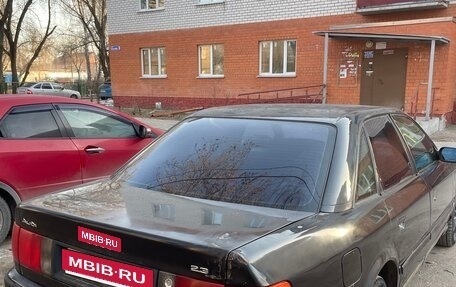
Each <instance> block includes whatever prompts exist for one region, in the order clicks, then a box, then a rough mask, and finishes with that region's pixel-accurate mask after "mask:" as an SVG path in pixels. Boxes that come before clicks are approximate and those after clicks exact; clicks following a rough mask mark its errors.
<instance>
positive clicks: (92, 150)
mask: <svg viewBox="0 0 456 287" xmlns="http://www.w3.org/2000/svg"><path fill="white" fill-rule="evenodd" d="M84 150H85V152H86V153H88V154H93V153H103V152H104V151H105V149H104V148H101V147H97V146H88V147H86V148H85V149H84Z"/></svg>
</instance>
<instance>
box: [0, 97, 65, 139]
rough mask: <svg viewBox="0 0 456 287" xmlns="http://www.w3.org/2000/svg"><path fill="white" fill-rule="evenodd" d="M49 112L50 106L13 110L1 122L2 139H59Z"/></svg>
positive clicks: (52, 117) (58, 133) (58, 130)
mask: <svg viewBox="0 0 456 287" xmlns="http://www.w3.org/2000/svg"><path fill="white" fill-rule="evenodd" d="M51 110H52V107H51V106H50V105H49V106H47V105H46V106H43V107H33V106H31V107H30V108H27V107H22V108H18V109H15V110H13V111H12V112H11V113H9V114H8V115H7V116H6V117H5V119H4V120H3V121H2V122H1V129H2V134H3V137H5V138H14V139H21V138H56V137H61V136H62V134H61V132H60V129H59V126H58V125H57V122H56V120H55V118H54V115H53V114H52V112H51Z"/></svg>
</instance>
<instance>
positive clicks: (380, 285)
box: [372, 275, 388, 287]
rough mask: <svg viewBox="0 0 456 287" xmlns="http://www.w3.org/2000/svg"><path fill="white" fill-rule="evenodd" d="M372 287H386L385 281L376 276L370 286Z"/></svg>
mask: <svg viewBox="0 0 456 287" xmlns="http://www.w3.org/2000/svg"><path fill="white" fill-rule="evenodd" d="M372 287H388V286H387V285H386V282H385V279H383V278H382V276H378V275H377V278H375V281H374V283H373V284H372Z"/></svg>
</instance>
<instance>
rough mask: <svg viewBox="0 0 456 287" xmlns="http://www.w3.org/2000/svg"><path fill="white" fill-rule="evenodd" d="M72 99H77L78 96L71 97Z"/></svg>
mask: <svg viewBox="0 0 456 287" xmlns="http://www.w3.org/2000/svg"><path fill="white" fill-rule="evenodd" d="M70 98H72V99H77V98H78V96H76V95H71V96H70Z"/></svg>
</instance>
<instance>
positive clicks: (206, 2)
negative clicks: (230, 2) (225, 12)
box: [198, 0, 225, 5]
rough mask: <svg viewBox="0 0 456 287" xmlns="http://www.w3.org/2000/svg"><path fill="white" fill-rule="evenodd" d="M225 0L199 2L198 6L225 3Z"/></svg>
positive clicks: (199, 0)
mask: <svg viewBox="0 0 456 287" xmlns="http://www.w3.org/2000/svg"><path fill="white" fill-rule="evenodd" d="M223 2H225V0H198V4H201V5H202V4H212V3H223Z"/></svg>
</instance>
